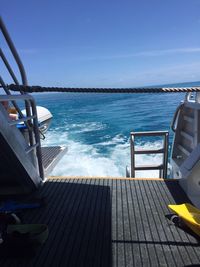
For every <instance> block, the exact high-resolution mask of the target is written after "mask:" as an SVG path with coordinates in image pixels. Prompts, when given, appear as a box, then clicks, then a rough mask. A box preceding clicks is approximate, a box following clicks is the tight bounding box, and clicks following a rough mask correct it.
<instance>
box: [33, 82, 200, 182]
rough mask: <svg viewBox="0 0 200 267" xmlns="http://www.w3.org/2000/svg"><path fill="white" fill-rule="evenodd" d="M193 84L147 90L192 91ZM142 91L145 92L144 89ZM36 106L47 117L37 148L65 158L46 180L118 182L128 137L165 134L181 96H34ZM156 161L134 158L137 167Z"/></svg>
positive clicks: (126, 155)
mask: <svg viewBox="0 0 200 267" xmlns="http://www.w3.org/2000/svg"><path fill="white" fill-rule="evenodd" d="M198 85H200V81H197V82H185V83H173V84H164V85H156V86H149V87H192V86H198ZM145 87H148V86H145ZM34 95H35V98H36V103H37V105H38V106H43V107H46V108H47V109H49V110H50V112H51V113H52V115H53V121H52V124H51V127H50V129H49V130H48V132H47V133H46V138H45V140H44V141H42V145H43V146H52V145H63V146H67V147H68V152H67V153H66V155H65V156H64V157H63V159H62V160H61V161H60V162H59V164H58V165H57V167H56V168H55V169H54V170H53V172H52V173H51V175H65V176H113V177H114V176H115V177H124V176H125V169H126V166H130V145H129V142H130V132H131V131H152V130H153V131H156V130H168V131H169V132H170V138H169V140H170V148H171V145H172V142H173V133H172V131H171V130H170V123H171V121H172V118H173V114H174V112H175V109H176V107H177V105H178V104H179V103H180V101H182V100H183V99H184V95H185V94H184V93H174V94H171V93H165V94H152V93H149V94H142V93H141V94H140V93H138V94H92V93H87V94H85V93H80V94H79V93H53V94H52V93H41V94H34ZM136 146H138V147H145V148H152V147H155V146H156V147H159V146H161V141H160V140H154V139H148V140H138V141H137V142H136ZM147 161H148V162H149V161H150V162H151V163H153V162H156V163H158V162H159V161H161V157H160V156H159V155H151V156H145V155H139V156H138V157H137V163H138V164H145V163H146V162H147ZM136 175H137V177H145V176H148V177H155V176H157V175H158V174H157V172H155V171H152V172H148V173H145V172H138V173H137V174H136Z"/></svg>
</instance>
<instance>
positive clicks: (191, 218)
mask: <svg viewBox="0 0 200 267" xmlns="http://www.w3.org/2000/svg"><path fill="white" fill-rule="evenodd" d="M168 207H169V208H170V209H171V210H172V211H174V212H175V213H176V214H177V215H178V216H179V217H180V218H181V219H182V220H183V221H184V222H185V224H186V225H187V226H188V227H189V228H190V229H191V230H192V231H194V232H195V233H196V234H197V235H199V236H200V210H199V209H197V208H195V207H194V206H193V205H191V204H189V203H184V204H181V205H168Z"/></svg>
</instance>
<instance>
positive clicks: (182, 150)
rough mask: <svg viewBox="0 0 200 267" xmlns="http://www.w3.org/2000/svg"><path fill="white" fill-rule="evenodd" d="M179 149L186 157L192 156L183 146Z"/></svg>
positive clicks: (179, 146)
mask: <svg viewBox="0 0 200 267" xmlns="http://www.w3.org/2000/svg"><path fill="white" fill-rule="evenodd" d="M178 148H179V150H180V151H181V152H183V153H184V154H185V155H186V156H189V155H190V152H189V151H188V150H187V149H185V148H184V147H183V146H182V145H178Z"/></svg>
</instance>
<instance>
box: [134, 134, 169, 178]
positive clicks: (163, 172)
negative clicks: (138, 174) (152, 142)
mask: <svg viewBox="0 0 200 267" xmlns="http://www.w3.org/2000/svg"><path fill="white" fill-rule="evenodd" d="M136 137H140V138H141V137H163V147H161V148H159V149H148V150H145V149H137V150H136V149H135V138H136ZM168 139H169V132H168V131H148V132H131V134H130V147H131V172H130V176H131V177H133V178H134V177H135V171H149V170H159V178H167V163H168ZM139 154H140V155H141V154H146V155H149V154H162V155H163V157H162V164H158V165H138V166H136V164H135V155H139Z"/></svg>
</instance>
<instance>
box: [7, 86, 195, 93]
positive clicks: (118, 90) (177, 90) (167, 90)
mask: <svg viewBox="0 0 200 267" xmlns="http://www.w3.org/2000/svg"><path fill="white" fill-rule="evenodd" d="M8 89H10V90H12V91H20V90H21V91H23V92H27V93H37V92H66V93H109V94H110V93H115V94H116V93H120V94H121V93H128V94H132V93H188V92H200V86H196V87H168V88H162V87H160V88H158V87H155V88H152V87H151V88H139V87H138V88H73V87H43V86H24V85H15V84H10V85H8Z"/></svg>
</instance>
